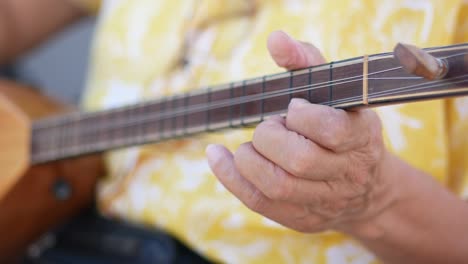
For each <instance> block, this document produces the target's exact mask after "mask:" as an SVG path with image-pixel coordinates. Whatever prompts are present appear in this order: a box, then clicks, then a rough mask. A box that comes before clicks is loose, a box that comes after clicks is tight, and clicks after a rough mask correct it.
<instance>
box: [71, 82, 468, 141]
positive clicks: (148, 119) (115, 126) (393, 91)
mask: <svg viewBox="0 0 468 264" xmlns="http://www.w3.org/2000/svg"><path fill="white" fill-rule="evenodd" d="M466 76H468V74H465V75H461V76H457V77H453V78H450V79H445V80H435V81H432V82H431V83H429V84H432V85H433V84H434V83H436V84H438V83H442V84H446V83H447V82H449V81H454V80H457V79H460V78H463V77H466ZM426 84H427V83H419V84H413V85H409V86H405V87H400V88H395V89H391V90H386V91H381V92H376V93H371V94H369V98H376V97H377V96H387V95H392V94H396V93H399V92H400V91H404V90H406V91H412V89H408V88H415V87H416V88H418V86H422V87H420V88H419V89H427V88H430V87H432V86H431V85H426ZM424 85H426V86H424ZM282 95H286V93H283V94H282ZM262 99H264V98H262ZM360 99H362V96H361V95H358V96H354V97H348V98H343V99H338V100H333V101H329V102H324V103H322V104H323V105H330V106H332V105H339V104H344V103H349V102H355V100H360ZM220 107H225V106H224V105H223V106H219V105H210V106H208V107H204V108H199V109H197V110H198V111H209V110H214V109H217V108H220ZM193 111H194V110H193V109H191V110H186V111H174V112H170V113H167V114H165V115H164V116H162V115H161V116H159V115H158V116H146V117H144V118H142V119H140V120H132V121H131V122H123V123H113V124H111V125H110V126H104V127H100V128H99V129H105V130H110V129H118V128H126V127H130V126H132V125H135V124H142V123H145V122H158V121H161V120H165V119H170V118H175V117H178V116H181V115H186V114H187V113H192V112H193ZM92 128H95V129H94V130H91V129H88V130H80V131H79V134H82V135H83V134H84V135H86V134H92V133H93V132H97V131H99V130H96V128H97V127H92ZM72 132H73V131H72Z"/></svg>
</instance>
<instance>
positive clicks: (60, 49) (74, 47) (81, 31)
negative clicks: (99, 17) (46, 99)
mask: <svg viewBox="0 0 468 264" xmlns="http://www.w3.org/2000/svg"><path fill="white" fill-rule="evenodd" d="M95 24H96V19H95V18H94V17H89V18H86V19H82V20H80V21H79V22H78V23H76V24H74V25H72V26H70V27H68V28H67V29H66V30H65V31H62V32H60V33H59V34H56V35H54V36H53V37H52V38H51V39H50V40H49V41H47V42H46V43H44V44H43V45H41V46H40V47H39V48H37V49H35V50H33V51H32V52H30V53H29V54H26V56H23V57H21V58H20V59H19V60H18V61H17V62H16V63H15V64H14V65H10V66H8V67H7V68H5V69H2V74H3V75H6V76H7V77H9V78H14V79H17V80H20V81H21V82H26V83H28V84H31V85H33V86H35V87H40V88H41V89H42V90H43V91H44V92H45V93H47V94H49V95H51V96H53V97H56V98H57V99H59V100H60V101H63V102H67V103H73V104H78V103H79V100H80V97H81V93H82V90H83V88H84V85H85V83H86V73H87V71H86V69H87V66H88V57H89V50H90V47H91V42H92V35H93V32H94V28H95ZM45 66H47V67H45Z"/></svg>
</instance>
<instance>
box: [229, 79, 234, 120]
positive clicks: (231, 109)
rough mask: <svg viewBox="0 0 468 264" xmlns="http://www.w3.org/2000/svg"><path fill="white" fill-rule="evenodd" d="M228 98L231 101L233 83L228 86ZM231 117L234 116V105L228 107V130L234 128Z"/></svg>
mask: <svg viewBox="0 0 468 264" xmlns="http://www.w3.org/2000/svg"><path fill="white" fill-rule="evenodd" d="M229 98H231V99H233V98H234V83H233V82H231V83H230V84H229ZM233 116H234V105H233V104H230V105H229V127H230V128H234V125H233Z"/></svg>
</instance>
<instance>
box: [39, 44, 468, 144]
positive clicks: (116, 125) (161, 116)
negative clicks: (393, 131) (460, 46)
mask: <svg viewBox="0 0 468 264" xmlns="http://www.w3.org/2000/svg"><path fill="white" fill-rule="evenodd" d="M465 54H467V53H459V54H454V55H450V56H447V57H444V58H450V57H456V56H460V55H465ZM398 69H401V67H394V68H391V69H386V70H382V71H377V72H373V73H370V74H368V76H370V75H376V74H380V73H384V72H391V71H394V70H398ZM361 76H362V75H360V76H352V77H347V78H342V79H338V80H332V81H324V82H321V83H315V84H310V85H304V86H299V87H288V88H287V89H280V90H276V91H272V92H267V93H261V94H254V95H251V96H243V97H239V98H235V99H234V100H233V99H226V100H223V101H220V102H219V101H218V102H216V103H213V104H210V105H209V106H208V107H206V104H198V105H193V106H191V107H188V108H185V109H183V110H182V111H181V110H180V108H176V109H175V111H172V112H166V113H155V114H156V115H152V113H150V115H149V116H143V118H140V119H139V120H138V119H137V120H132V121H130V122H122V123H113V124H111V125H110V126H106V125H105V123H104V126H94V127H89V129H84V130H83V129H82V130H79V131H78V132H77V131H75V130H71V131H68V130H69V129H67V131H66V132H70V133H69V134H72V135H76V134H78V135H80V136H83V135H89V134H92V133H94V132H98V131H100V130H101V129H108V130H110V129H117V128H122V127H124V128H125V127H129V126H131V125H133V124H140V123H141V122H144V121H153V122H157V121H160V120H165V119H170V118H174V117H177V116H180V115H181V114H183V115H184V116H185V115H186V113H188V112H192V111H203V110H204V111H206V110H213V109H216V108H221V107H226V106H230V105H235V104H241V103H242V104H243V103H248V102H252V101H257V98H258V99H261V100H264V99H265V98H272V97H276V96H282V95H286V94H291V91H293V92H301V91H310V90H316V89H320V88H324V87H328V86H330V85H341V84H346V83H350V82H357V81H361V80H362V79H363V78H358V77H361ZM463 76H465V75H463ZM463 76H458V77H455V78H452V79H457V78H461V77H463ZM368 79H370V80H388V79H395V80H396V79H405V80H417V79H423V78H421V77H374V78H368ZM448 80H449V79H446V80H438V81H434V82H441V81H443V82H444V83H445V82H446V81H448ZM434 82H433V83H434ZM457 83H459V82H457ZM424 84H426V83H420V84H416V86H420V85H424ZM413 86H414V85H413ZM409 87H411V86H409ZM427 87H431V86H427ZM427 87H421V88H419V89H427ZM406 88H408V87H401V88H396V89H392V90H390V91H381V92H379V93H373V94H370V95H369V96H370V97H373V98H375V97H376V96H378V95H391V94H395V93H398V91H400V90H404V89H406ZM355 99H361V96H354V97H349V98H344V99H340V100H335V101H330V102H326V103H322V104H324V105H335V104H342V103H347V102H353V101H354V100H355ZM136 109H137V110H141V109H138V108H136ZM83 119H84V118H83ZM154 119H155V120H154ZM64 121H65V124H64V123H58V124H52V125H50V124H49V125H47V123H46V125H44V126H42V127H41V126H39V130H40V129H47V128H51V127H54V126H59V125H67V122H70V123H71V122H72V120H70V119H64ZM74 121H76V120H74ZM98 125H101V123H98ZM85 128H86V127H85ZM36 131H37V129H36ZM50 135H51V136H53V133H50ZM42 136H43V137H41V138H44V135H42Z"/></svg>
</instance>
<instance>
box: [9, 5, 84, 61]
mask: <svg viewBox="0 0 468 264" xmlns="http://www.w3.org/2000/svg"><path fill="white" fill-rule="evenodd" d="M82 15H83V12H82V11H81V10H80V9H79V8H78V7H76V6H75V5H73V4H71V3H70V2H69V1H66V0H0V65H1V64H5V63H7V62H8V61H11V60H12V59H14V58H15V57H16V56H18V55H19V54H21V53H23V52H25V51H27V50H28V49H29V48H31V47H33V46H35V45H37V44H39V43H40V42H41V41H43V40H44V39H46V38H47V37H48V36H50V35H51V34H53V33H55V32H57V31H58V30H60V29H61V28H63V27H64V26H65V25H68V24H70V23H71V22H73V21H75V20H76V19H78V18H79V17H81V16H82Z"/></svg>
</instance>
